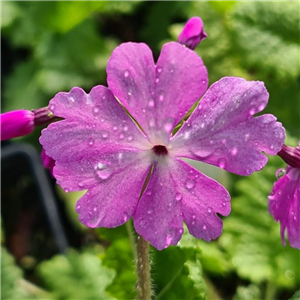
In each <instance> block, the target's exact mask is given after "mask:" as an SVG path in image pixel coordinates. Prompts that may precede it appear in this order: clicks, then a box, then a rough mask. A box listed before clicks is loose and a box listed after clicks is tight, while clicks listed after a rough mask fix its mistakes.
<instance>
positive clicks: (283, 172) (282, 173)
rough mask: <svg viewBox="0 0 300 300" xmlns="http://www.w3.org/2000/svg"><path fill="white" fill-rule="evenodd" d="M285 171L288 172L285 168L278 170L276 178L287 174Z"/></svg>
mask: <svg viewBox="0 0 300 300" xmlns="http://www.w3.org/2000/svg"><path fill="white" fill-rule="evenodd" d="M285 173H286V170H285V169H279V170H277V172H276V178H277V179H279V178H281V177H282V176H284V175H285Z"/></svg>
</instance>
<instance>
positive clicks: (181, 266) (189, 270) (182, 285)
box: [151, 246, 206, 300]
mask: <svg viewBox="0 0 300 300" xmlns="http://www.w3.org/2000/svg"><path fill="white" fill-rule="evenodd" d="M151 254H152V255H151V256H152V261H153V267H152V270H151V273H152V280H153V288H154V294H155V295H156V298H155V299H156V300H162V299H163V300H176V299H178V300H182V299H201V300H202V299H206V288H205V283H204V281H203V278H202V269H201V264H200V261H199V260H197V257H196V252H195V251H194V250H193V249H188V248H185V249H183V248H180V247H173V246H171V247H169V248H167V249H164V250H163V251H157V250H156V249H153V250H152V251H151Z"/></svg>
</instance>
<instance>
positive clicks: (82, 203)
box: [76, 155, 151, 227]
mask: <svg viewBox="0 0 300 300" xmlns="http://www.w3.org/2000/svg"><path fill="white" fill-rule="evenodd" d="M130 158H131V160H130V161H129V162H128V161H127V163H126V166H125V167H124V165H122V168H116V170H115V173H114V174H113V176H110V177H109V178H107V179H104V180H101V182H99V184H98V185H97V186H95V187H93V188H92V189H90V190H88V192H87V193H86V194H85V195H84V196H83V197H82V198H81V199H79V200H78V202H77V204H76V211H77V213H79V221H80V222H82V223H83V224H85V225H86V226H89V227H116V226H120V225H122V224H124V223H125V222H127V221H128V220H129V219H130V218H131V217H132V214H133V212H134V210H135V208H136V204H137V202H138V199H139V196H140V193H141V190H142V187H143V184H144V182H145V179H146V177H147V174H148V173H149V171H150V167H151V166H150V164H147V160H145V159H144V158H142V157H140V159H137V158H136V156H134V155H131V157H129V156H128V157H127V159H130Z"/></svg>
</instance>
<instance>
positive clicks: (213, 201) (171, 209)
mask: <svg viewBox="0 0 300 300" xmlns="http://www.w3.org/2000/svg"><path fill="white" fill-rule="evenodd" d="M229 200H230V197H229V194H228V192H227V191H226V190H225V188H224V187H223V186H221V185H220V184H219V183H217V182H216V181H214V180H213V179H210V178H209V177H207V176H205V175H203V174H201V173H200V172H199V171H198V170H196V169H194V168H193V167H192V166H190V165H188V164H186V163H185V162H183V161H181V160H174V161H169V162H168V163H167V164H166V163H164V162H158V164H157V165H155V168H154V170H153V173H152V175H151V178H150V181H149V183H148V185H147V188H146V190H145V192H144V194H143V196H142V198H141V199H140V201H139V203H138V206H137V209H136V212H135V214H134V226H135V229H136V231H137V232H138V233H139V234H140V235H142V236H143V237H144V238H145V239H146V240H148V241H150V242H151V244H152V245H153V246H155V247H156V248H157V249H158V250H162V249H163V248H166V247H168V246H169V245H170V244H173V245H176V244H177V243H178V241H179V240H180V238H181V235H182V233H183V224H182V223H183V220H185V222H186V224H187V226H188V228H189V231H190V233H191V234H193V235H194V236H196V237H197V238H203V239H205V240H206V241H210V240H211V239H214V238H216V237H218V236H219V235H220V234H221V231H222V221H221V220H220V219H219V217H218V216H217V215H216V213H220V214H222V215H224V216H226V215H228V214H229V212H230V202H229Z"/></svg>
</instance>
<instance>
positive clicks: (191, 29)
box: [178, 17, 207, 50]
mask: <svg viewBox="0 0 300 300" xmlns="http://www.w3.org/2000/svg"><path fill="white" fill-rule="evenodd" d="M206 37H207V35H206V33H205V31H204V29H203V22H202V20H201V19H200V18H199V17H192V18H190V19H189V20H188V22H187V23H186V24H185V26H184V28H183V30H182V32H181V33H180V35H179V36H178V43H180V44H183V45H185V46H187V47H188V48H190V49H192V50H194V49H195V48H196V47H197V46H198V44H199V43H200V42H201V41H202V40H204V39H205V38H206Z"/></svg>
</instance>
